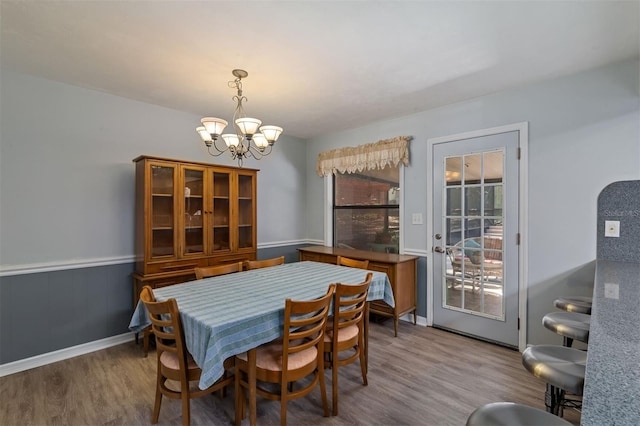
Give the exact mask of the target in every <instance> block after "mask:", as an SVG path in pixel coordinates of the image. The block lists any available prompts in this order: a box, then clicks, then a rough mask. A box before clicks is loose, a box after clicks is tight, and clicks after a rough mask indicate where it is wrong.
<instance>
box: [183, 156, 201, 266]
mask: <svg viewBox="0 0 640 426" xmlns="http://www.w3.org/2000/svg"><path fill="white" fill-rule="evenodd" d="M203 183H204V172H203V171H202V170H193V169H187V168H185V169H184V189H183V190H184V238H185V241H184V253H185V254H190V253H202V252H203V250H204V229H203V227H202V226H203V224H202V217H203V214H204V213H203V212H204V209H203V202H204V199H203V197H202V188H203Z"/></svg>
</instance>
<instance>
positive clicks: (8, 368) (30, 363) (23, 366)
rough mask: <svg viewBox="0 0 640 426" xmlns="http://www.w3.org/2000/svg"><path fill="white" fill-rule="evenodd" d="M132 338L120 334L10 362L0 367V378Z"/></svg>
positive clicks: (108, 346)
mask: <svg viewBox="0 0 640 426" xmlns="http://www.w3.org/2000/svg"><path fill="white" fill-rule="evenodd" d="M133 337H134V334H133V333H125V334H120V335H118V336H112V337H107V338H106V339H101V340H96V341H93V342H89V343H83V344H81V345H78V346H72V347H70V348H64V349H60V350H58V351H54V352H49V353H46V354H42V355H36V356H34V357H31V358H25V359H21V360H18V361H14V362H10V363H8V364H2V365H0V377H4V376H8V375H9V374H14V373H19V372H21V371H25V370H30V369H32V368H36V367H41V366H43V365H47V364H53V363H54V362H58V361H62V360H65V359H69V358H73V357H76V356H79V355H84V354H88V353H91V352H95V351H99V350H101V349H106V348H110V347H111V346H116V345H120V344H122V343H125V342H130V341H131V340H133Z"/></svg>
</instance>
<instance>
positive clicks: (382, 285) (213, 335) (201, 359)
mask: <svg viewBox="0 0 640 426" xmlns="http://www.w3.org/2000/svg"><path fill="white" fill-rule="evenodd" d="M369 272H371V273H372V274H373V277H372V280H371V284H370V285H369V294H368V298H367V301H372V300H384V301H385V302H386V303H387V304H389V305H390V306H394V304H395V303H394V299H393V291H392V288H391V283H390V281H389V278H388V276H387V274H385V273H384V272H378V271H368V270H364V269H358V268H350V267H345V266H338V265H332V264H327V263H320V262H312V261H302V262H294V263H286V264H283V265H278V266H271V267H268V268H260V269H253V270H249V271H243V272H236V273H233V274H227V275H221V276H216V277H209V278H204V279H200V280H195V281H190V282H186V283H181V284H177V285H172V286H167V287H162V288H158V289H155V290H153V294H154V296H155V298H156V300H158V301H165V300H168V299H171V298H174V299H176V302H177V304H178V308H179V310H180V318H181V321H182V325H183V328H184V335H185V344H186V346H187V350H188V351H189V353H190V354H191V355H192V356H193V359H194V360H195V362H196V363H197V364H198V366H199V367H200V368H201V369H202V374H201V376H200V381H199V383H198V387H199V388H200V389H206V388H207V387H209V386H211V385H212V384H213V383H215V382H216V381H217V380H218V379H219V378H220V377H222V375H223V373H224V361H225V359H227V358H229V357H232V356H235V355H238V354H241V353H244V352H248V362H249V377H248V379H249V384H250V398H249V405H250V416H251V424H255V419H256V407H255V384H256V379H255V354H256V350H255V349H256V348H257V347H258V346H260V345H262V344H264V343H268V342H271V341H273V340H275V339H277V338H279V337H282V336H283V334H284V329H283V327H284V307H285V300H286V299H292V300H311V299H316V298H319V297H321V296H323V295H324V294H326V291H327V288H328V286H329V284H332V283H343V284H350V283H351V284H358V283H361V282H363V281H364V280H365V279H366V276H367V274H368V273H369ZM367 314H368V311H367ZM365 323H368V321H365ZM150 324H151V320H150V319H149V314H148V311H147V309H146V307H145V306H144V304H143V303H142V301H140V302H138V304H137V306H136V308H135V310H134V313H133V316H132V318H131V322H130V324H129V329H130V330H131V331H133V332H136V333H137V332H140V331H141V330H143V329H144V328H146V327H148V326H149V325H150ZM365 336H368V331H366V332H365ZM368 346H369V345H368V339H367V341H365V353H366V354H368V349H369V348H368ZM366 358H367V359H368V356H367V357H366ZM365 363H366V362H365ZM365 368H366V365H365Z"/></svg>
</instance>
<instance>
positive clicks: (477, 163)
mask: <svg viewBox="0 0 640 426" xmlns="http://www.w3.org/2000/svg"><path fill="white" fill-rule="evenodd" d="M480 182H482V154H472V155H465V156H464V183H465V184H466V185H470V184H474V183H480Z"/></svg>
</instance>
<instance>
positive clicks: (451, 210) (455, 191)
mask: <svg viewBox="0 0 640 426" xmlns="http://www.w3.org/2000/svg"><path fill="white" fill-rule="evenodd" d="M446 197H447V199H446V201H447V212H446V215H447V216H460V215H461V213H462V189H460V188H455V187H453V188H447V194H446Z"/></svg>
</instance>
